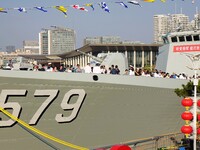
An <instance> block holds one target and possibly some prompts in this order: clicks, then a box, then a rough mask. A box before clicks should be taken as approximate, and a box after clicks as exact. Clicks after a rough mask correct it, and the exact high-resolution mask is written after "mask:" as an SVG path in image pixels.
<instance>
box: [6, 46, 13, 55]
mask: <svg viewBox="0 0 200 150" xmlns="http://www.w3.org/2000/svg"><path fill="white" fill-rule="evenodd" d="M14 51H15V46H13V45H9V46H6V52H8V53H12V52H14Z"/></svg>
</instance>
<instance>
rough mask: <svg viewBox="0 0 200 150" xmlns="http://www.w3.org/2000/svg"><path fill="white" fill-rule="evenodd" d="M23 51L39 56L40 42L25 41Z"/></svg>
mask: <svg viewBox="0 0 200 150" xmlns="http://www.w3.org/2000/svg"><path fill="white" fill-rule="evenodd" d="M23 50H24V52H25V53H30V54H39V43H38V41H23Z"/></svg>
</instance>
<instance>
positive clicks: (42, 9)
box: [35, 7, 47, 12]
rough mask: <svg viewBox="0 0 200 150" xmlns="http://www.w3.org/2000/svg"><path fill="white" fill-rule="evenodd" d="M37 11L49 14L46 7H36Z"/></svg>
mask: <svg viewBox="0 0 200 150" xmlns="http://www.w3.org/2000/svg"><path fill="white" fill-rule="evenodd" d="M35 8H36V9H37V10H40V11H43V12H47V10H45V9H44V7H35Z"/></svg>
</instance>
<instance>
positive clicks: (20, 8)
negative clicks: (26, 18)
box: [14, 7, 27, 13]
mask: <svg viewBox="0 0 200 150" xmlns="http://www.w3.org/2000/svg"><path fill="white" fill-rule="evenodd" d="M14 9H17V10H19V11H20V12H25V13H26V12H27V11H26V8H24V7H19V8H14Z"/></svg>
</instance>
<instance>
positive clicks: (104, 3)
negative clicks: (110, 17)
mask: <svg viewBox="0 0 200 150" xmlns="http://www.w3.org/2000/svg"><path fill="white" fill-rule="evenodd" d="M99 6H100V7H101V8H102V9H104V10H105V11H107V12H109V13H110V10H109V9H108V6H107V5H106V2H101V3H99Z"/></svg>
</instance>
